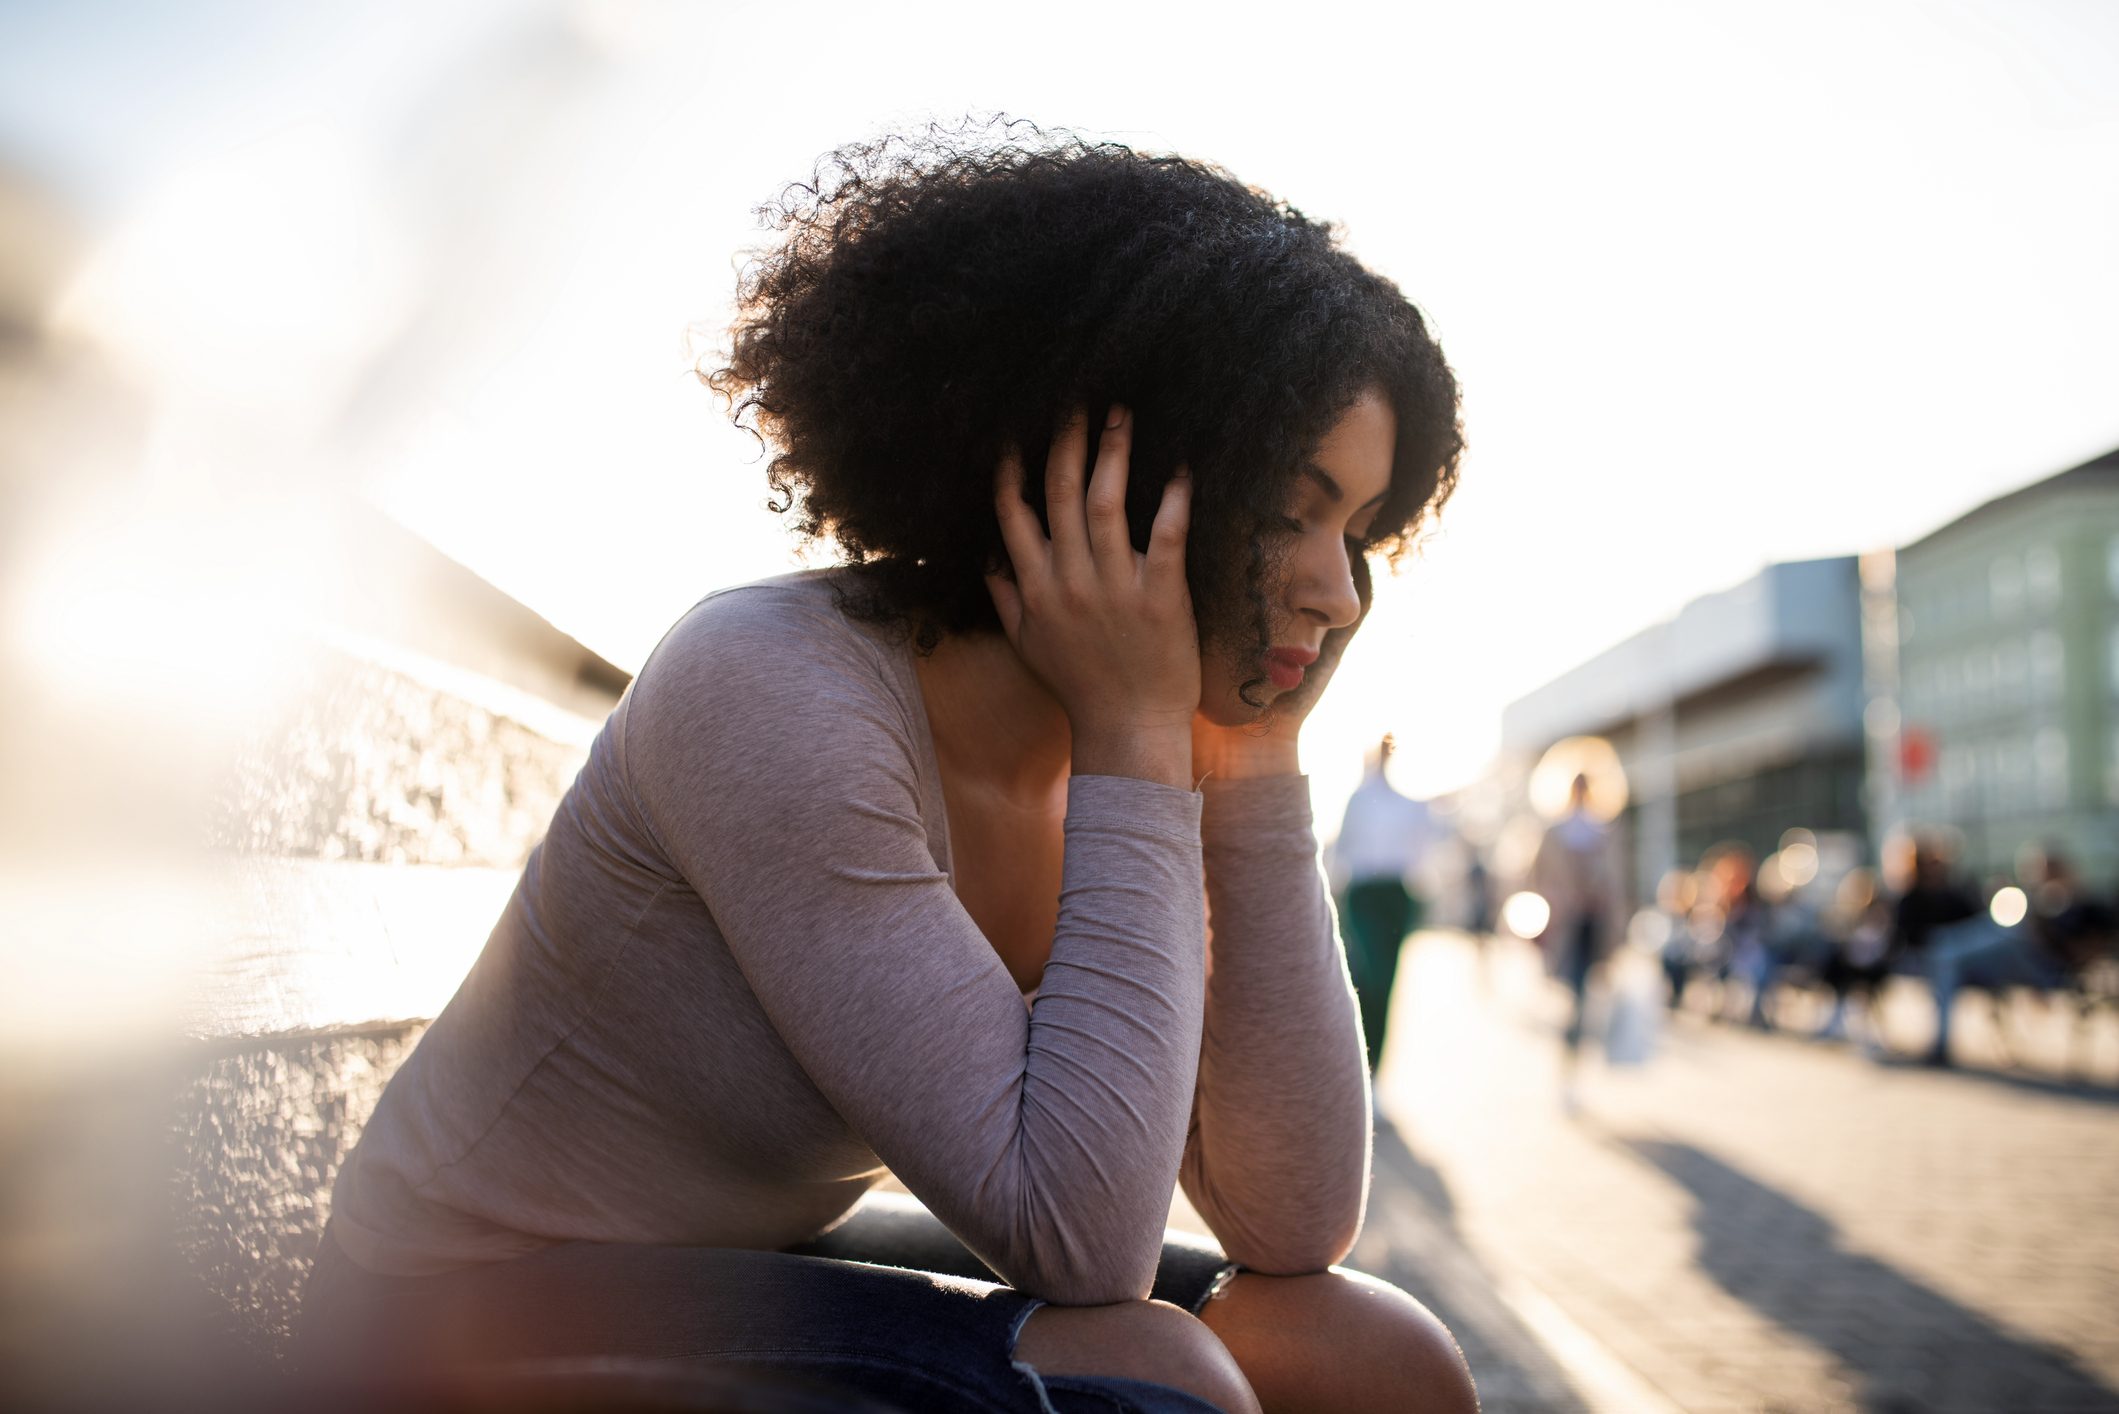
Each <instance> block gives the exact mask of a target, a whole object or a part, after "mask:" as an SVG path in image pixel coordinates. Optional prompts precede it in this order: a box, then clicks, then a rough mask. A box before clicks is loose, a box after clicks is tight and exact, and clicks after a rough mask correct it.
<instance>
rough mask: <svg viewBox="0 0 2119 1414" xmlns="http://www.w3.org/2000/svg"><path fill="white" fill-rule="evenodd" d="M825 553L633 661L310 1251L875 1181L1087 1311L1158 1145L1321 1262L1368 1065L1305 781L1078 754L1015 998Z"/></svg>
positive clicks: (899, 714)
mask: <svg viewBox="0 0 2119 1414" xmlns="http://www.w3.org/2000/svg"><path fill="white" fill-rule="evenodd" d="M833 573H834V572H813V573H809V574H803V575H793V576H787V577H783V578H781V579H776V580H768V581H765V582H762V583H760V584H755V585H748V586H743V587H741V588H738V589H733V590H726V591H722V592H720V593H718V594H715V595H712V596H709V597H708V598H707V599H706V600H704V601H702V602H701V603H700V604H699V605H697V606H696V607H694V608H693V609H692V610H691V612H690V613H688V614H687V615H686V616H685V617H684V618H683V619H681V620H680V621H679V622H678V623H677V625H676V626H675V627H674V628H673V629H672V630H671V631H670V633H669V634H668V635H667V636H666V637H665V638H664V640H663V641H662V643H661V644H660V646H658V647H657V648H656V650H655V652H654V653H653V655H651V657H650V658H649V660H648V662H647V664H646V665H645V667H643V669H642V670H641V673H640V676H639V678H638V679H637V680H636V681H635V682H634V684H633V685H632V687H631V688H630V689H629V690H628V692H627V694H626V696H625V697H624V699H623V700H622V701H621V702H620V703H619V705H618V707H617V708H616V710H614V711H613V712H612V714H611V717H610V720H609V721H608V723H606V725H605V727H604V729H603V731H602V732H601V733H600V734H599V735H598V737H597V738H596V741H595V744H594V746H593V747H592V749H591V751H590V755H589V759H588V763H587V764H586V765H585V766H584V767H583V769H582V772H581V775H580V776H579V778H578V779H577V780H576V781H575V783H574V785H573V787H572V788H571V789H570V790H569V791H568V792H567V795H566V797H565V798H564V800H563V801H562V802H561V804H560V806H559V809H558V812H557V814H556V815H555V817H554V819H553V821H552V827H551V830H550V832H549V833H548V834H547V836H546V838H545V840H544V841H543V843H542V844H540V845H539V846H538V848H537V849H536V851H535V852H534V853H533V854H532V856H531V858H530V860H529V863H528V865H527V866H526V867H525V869H524V871H523V876H522V879H521V881H520V883H519V884H518V886H517V887H516V890H515V892H514V895H513V896H512V898H511V899H510V900H509V903H508V905H507V908H506V910H505V911H504V913H503V915H502V917H501V919H500V922H499V924H498V925H497V926H496V928H495V929H494V932H493V935H492V937H491V938H490V939H489V941H488V942H487V944H486V947H485V950H484V951H483V953H482V954H481V955H480V957H479V959H478V962H477V964H476V965H475V966H474V967H473V969H472V970H471V972H470V974H469V976H468V977H467V978H466V979H465V981H464V983H463V986H462V987H461V989H460V990H459V991H458V992H457V994H456V996H455V998H454V999H453V1000H452V1001H451V1002H450V1003H449V1005H448V1006H447V1008H445V1009H444V1010H443V1012H442V1014H441V1015H440V1016H439V1017H437V1018H436V1019H435V1021H434V1024H433V1025H432V1026H431V1027H430V1028H429V1030H428V1031H427V1033H426V1035H425V1036H424V1037H423V1038H422V1039H421V1041H420V1043H419V1045H418V1047H417V1048H416V1049H415V1050H414V1052H413V1054H412V1055H411V1057H410V1058H409V1059H407V1061H406V1062H405V1064H404V1065H403V1067H402V1068H401V1069H400V1070H399V1072H398V1073H397V1075H396V1076H394V1077H393V1078H392V1080H391V1082H390V1084H389V1086H388V1088H387V1090H386V1091H385V1093H384V1095H383V1098H382V1102H381V1104H380V1105H379V1106H378V1108H377V1110H376V1112H375V1115H374V1117H373V1118H372V1119H371V1120H370V1122H369V1124H368V1126H367V1128H366V1130H365V1132H364V1133H363V1134H362V1136H361V1139H360V1142H359V1144H358V1145H357V1147H356V1149H355V1151H354V1153H353V1154H352V1155H351V1156H350V1157H349V1158H348V1160H347V1162H346V1164H345V1165H344V1167H343V1168H342V1170H341V1172H340V1175H339V1178H338V1182H337V1185H336V1187H335V1189H334V1193H333V1212H332V1233H333V1237H334V1239H335V1240H336V1241H337V1242H338V1243H339V1244H340V1245H341V1246H342V1247H343V1248H344V1249H345V1251H346V1253H347V1254H348V1255H349V1256H350V1257H352V1259H353V1260H354V1261H356V1262H357V1263H359V1264H360V1265H362V1266H364V1267H367V1268H369V1269H371V1270H373V1271H377V1272H384V1273H396V1274H417V1273H425V1272H435V1271H442V1270H447V1269H450V1268H453V1267H459V1266H464V1265H469V1264H473V1263H477V1262H484V1261H492V1260H496V1259H500V1258H504V1257H508V1256H513V1255H516V1254H519V1253H522V1252H526V1251H530V1250H533V1249H535V1248H538V1247H540V1246H543V1245H545V1244H549V1243H553V1242H559V1241H565V1240H569V1239H590V1240H598V1241H609V1242H650V1243H680V1244H692V1245H709V1246H732V1247H749V1248H778V1247H783V1246H787V1245H790V1244H793V1243H796V1242H799V1241H802V1240H804V1239H806V1238H808V1237H810V1236H813V1235H814V1234H816V1233H818V1232H820V1231H822V1230H823V1229H825V1228H827V1227H829V1226H830V1225H831V1224H832V1223H834V1222H835V1221H837V1220H838V1219H839V1218H841V1217H842V1216H844V1215H845V1214H846V1213H847V1212H848V1211H849V1210H850V1209H851V1208H852V1207H853V1205H854V1204H855V1202H856V1201H857V1200H858V1199H859V1198H860V1196H861V1195H862V1194H863V1193H864V1192H865V1191H866V1190H867V1189H868V1188H870V1187H871V1186H872V1185H873V1184H874V1183H875V1182H877V1181H878V1179H879V1178H880V1177H881V1176H882V1174H883V1172H884V1171H885V1169H886V1168H887V1169H888V1170H889V1171H892V1172H894V1173H896V1174H897V1176H898V1177H899V1178H901V1179H902V1180H903V1181H904V1183H905V1184H906V1185H907V1186H908V1187H909V1188H910V1189H911V1190H912V1191H913V1192H914V1193H915V1194H916V1195H918V1196H919V1197H920V1198H921V1199H922V1201H924V1202H925V1203H926V1204H927V1206H928V1207H929V1209H930V1210H931V1211H933V1212H934V1214H935V1215H936V1216H937V1217H939V1218H940V1219H941V1220H942V1221H943V1222H944V1223H945V1224H947V1225H948V1226H949V1228H950V1229H951V1230H952V1231H954V1232H955V1233H956V1234H957V1235H958V1236H959V1237H960V1238H961V1239H962V1240H963V1241H964V1242H965V1244H966V1245H967V1246H969V1247H970V1248H971V1249H972V1250H973V1251H974V1252H976V1253H978V1254H979V1256H980V1257H981V1258H983V1259H984V1260H985V1261H986V1262H987V1263H988V1264H989V1265H991V1266H992V1267H993V1268H994V1269H995V1270H996V1271H998V1272H999V1273H1001V1275H1002V1276H1003V1277H1004V1278H1005V1279H1006V1280H1008V1281H1009V1282H1010V1283H1011V1284H1013V1285H1015V1286H1017V1287H1019V1288H1021V1289H1022V1290H1024V1291H1026V1292H1028V1293H1030V1294H1033V1295H1037V1296H1042V1297H1045V1298H1048V1299H1051V1300H1055V1301H1060V1302H1066V1303H1099V1302H1107V1301H1115V1300H1121V1299H1126V1298H1132V1297H1138V1296H1141V1295H1143V1294H1144V1293H1145V1292H1146V1291H1147V1289H1148V1285H1149V1282H1150V1279H1151V1277H1152V1275H1153V1271H1154V1267H1155V1263H1156V1260H1157V1257H1158V1255H1159V1252H1160V1249H1161V1234H1162V1225H1163V1222H1164V1218H1165V1214H1166V1211H1167V1209H1168V1205H1169V1200H1170V1193H1171V1188H1172V1183H1173V1180H1175V1179H1177V1178H1178V1177H1179V1174H1180V1169H1182V1178H1183V1182H1184V1185H1185V1188H1186V1191H1187V1192H1188V1193H1189V1194H1190V1195H1191V1197H1192V1199H1193V1201H1194V1203H1195V1204H1196V1205H1197V1206H1198V1208H1199V1209H1200V1211H1201V1213H1202V1215H1203V1216H1204V1217H1205V1218H1206V1219H1207V1221H1208V1223H1209V1225H1210V1226H1211V1227H1212V1228H1213V1229H1214V1231H1215V1233H1216V1234H1217V1235H1218V1236H1219V1237H1220V1238H1221V1240H1222V1243H1223V1245H1224V1247H1225V1248H1226V1249H1227V1250H1228V1252H1229V1254H1230V1256H1231V1257H1232V1259H1234V1260H1236V1261H1239V1262H1242V1263H1244V1264H1246V1265H1248V1266H1251V1267H1254V1268H1256V1269H1258V1270H1261V1271H1267V1272H1300V1271H1311V1270H1317V1269H1319V1268H1321V1267H1323V1266H1325V1265H1327V1264H1329V1263H1331V1262H1333V1261H1336V1260H1338V1259H1339V1258H1341V1257H1342V1256H1343V1255H1344V1254H1345V1251H1346V1249H1347V1248H1348V1247H1349V1246H1350V1245H1351V1243H1352V1241H1353V1237H1354V1234H1355V1231H1356V1229H1357V1227H1358V1225H1359V1221H1360V1215H1361V1210H1362V1205H1363V1202H1364V1200H1365V1197H1366V1180H1367V1174H1368V1163H1369V1128H1368V1124H1369V1112H1368V1105H1367V1095H1366V1083H1367V1081H1366V1070H1365V1066H1364V1064H1363V1059H1362V1048H1361V1041H1360V1034H1359V1023H1358V1021H1357V1020H1356V1017H1355V1012H1354V1007H1353V1002H1352V999H1351V994H1350V991H1349V988H1348V985H1347V980H1346V972H1345V966H1344V963H1343V962H1342V960H1341V957H1340V953H1339V949H1338V947H1337V945H1336V941H1335V937H1334V929H1333V921H1332V916H1331V913H1330V905H1329V903H1328V902H1327V899H1326V894H1325V889H1324V885H1323V881H1322V877H1321V875H1320V873H1319V870H1318V867H1317V845H1316V840H1315V837H1314V835H1313V833H1312V830H1311V824H1310V817H1309V807H1308V792H1307V788H1306V784H1305V782H1304V781H1303V780H1302V779H1301V778H1300V777H1293V776H1290V777H1286V778H1276V779H1266V780H1249V781H1232V782H1214V781H1208V782H1206V783H1205V786H1204V789H1203V791H1202V792H1199V793H1194V792H1188V791H1182V790H1177V789H1173V788H1171V787H1168V786H1164V785H1158V784H1156V783H1153V782H1149V781H1142V780H1135V779H1131V778H1123V777H1107V776H1076V777H1074V778H1073V779H1072V781H1071V782H1070V783H1069V790H1068V809H1067V819H1066V835H1065V851H1066V853H1065V867H1064V873H1063V879H1062V891H1061V900H1060V912H1059V921H1058V925H1057V928H1056V931H1055V933H1054V935H1053V941H1052V952H1051V959H1050V961H1049V963H1048V964H1047V966H1046V969H1045V973H1044V977H1043V979H1042V982H1041V985H1040V987H1039V990H1038V992H1037V994H1036V998H1035V1001H1034V1002H1033V1003H1031V1004H1028V1005H1026V1003H1025V999H1024V997H1023V996H1022V995H1021V993H1020V992H1018V990H1017V989H1016V986H1015V984H1014V982H1013V981H1012V980H1011V979H1010V977H1009V974H1008V971H1007V969H1006V967H1005V966H1004V965H1003V964H1002V962H1001V960H1000V958H999V956H998V955H997V954H996V953H995V952H994V950H993V949H992V947H991V946H990V945H989V944H988V943H987V941H986V940H985V938H984V937H983V936H982V935H981V934H980V932H979V930H978V928H977V926H976V924H974V923H973V922H972V920H971V918H970V916H969V914H967V913H966V912H965V910H964V908H963V907H962V905H961V904H960V903H959V902H958V901H957V898H956V896H955V893H954V891H953V888H952V876H951V873H950V854H949V835H948V821H947V819H946V816H945V813H944V810H943V802H942V790H941V781H940V777H939V774H938V771H937V767H936V763H935V756H934V748H933V741H932V738H931V736H930V734H929V731H928V727H927V718H926V711H925V708H924V705H923V703H922V700H921V697H920V688H919V682H918V678H917V676H916V674H915V671H914V668H913V662H912V658H911V656H910V652H911V651H910V649H909V648H908V647H907V646H905V645H904V644H903V643H902V642H899V641H897V640H895V639H893V638H891V637H889V636H887V635H884V634H881V633H878V632H875V631H873V630H871V629H869V628H867V627H865V626H863V625H860V624H858V623H856V622H854V621H852V620H850V619H848V618H847V617H846V616H845V615H844V614H843V613H841V612H840V611H839V609H838V607H837V605H836V602H835V599H834V596H833V593H832V588H831V584H832V575H833ZM1209 901H1211V904H1212V909H1213V919H1214V941H1213V947H1212V959H1211V963H1209V960H1208V957H1207V955H1206V954H1207V945H1206V937H1205V933H1206V929H1205V926H1204V925H1205V918H1206V906H1207V904H1208V902H1209ZM1210 972H1211V976H1210V975H1209V973H1210Z"/></svg>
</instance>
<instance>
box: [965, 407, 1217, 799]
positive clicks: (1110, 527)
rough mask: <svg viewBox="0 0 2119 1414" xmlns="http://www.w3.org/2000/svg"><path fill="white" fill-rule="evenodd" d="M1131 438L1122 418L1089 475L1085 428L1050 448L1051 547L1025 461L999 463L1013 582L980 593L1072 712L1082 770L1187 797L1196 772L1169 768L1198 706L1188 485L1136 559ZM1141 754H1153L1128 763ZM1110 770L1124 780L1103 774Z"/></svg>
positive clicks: (1106, 433) (991, 579)
mask: <svg viewBox="0 0 2119 1414" xmlns="http://www.w3.org/2000/svg"><path fill="white" fill-rule="evenodd" d="M1132 431H1133V419H1132V415H1131V414H1130V413H1129V412H1127V411H1125V410H1124V409H1122V408H1117V407H1114V408H1113V409H1112V411H1111V416H1110V417H1109V419H1108V420H1107V424H1106V426H1105V428H1104V430H1103V437H1102V440H1101V445H1100V446H1099V448H1098V450H1097V455H1096V464H1095V467H1094V469H1093V471H1092V469H1091V468H1090V466H1089V449H1088V443H1089V430H1088V426H1087V419H1086V418H1085V417H1083V416H1081V415H1077V416H1075V417H1074V418H1073V419H1072V420H1071V421H1070V422H1069V423H1068V424H1067V426H1066V427H1064V428H1062V429H1061V430H1060V433H1059V435H1058V436H1056V437H1055V438H1053V441H1052V448H1051V451H1050V454H1049V455H1048V456H1047V458H1046V461H1045V507H1046V517H1047V520H1048V522H1049V524H1050V525H1051V534H1050V535H1047V534H1046V533H1045V530H1044V528H1043V527H1041V526H1040V525H1039V524H1038V519H1037V515H1036V513H1035V512H1033V511H1032V510H1031V508H1030V506H1029V505H1028V504H1027V503H1026V502H1025V501H1024V500H1023V465H1022V460H1021V458H1020V457H1019V456H1017V455H1015V454H1014V453H1010V454H1009V455H1007V456H1004V457H1003V458H1002V459H1001V465H1000V470H999V473H998V475H996V477H995V478H994V510H995V513H996V514H997V515H998V517H999V518H1000V525H1001V538H1002V540H1003V542H1004V543H1005V544H1006V545H1007V548H1008V558H1009V562H1010V564H1011V565H1012V566H1013V568H1014V571H1015V573H1014V577H1013V578H1012V579H1011V578H1010V577H1009V576H1007V575H1005V574H991V575H988V576H987V578H986V587H987V589H988V590H989V592H991V593H992V595H993V606H994V609H995V610H996V611H997V612H998V613H999V615H1000V620H1001V631H1002V632H1003V633H1005V634H1006V635H1007V637H1008V642H1009V643H1010V645H1012V646H1013V647H1014V649H1015V651H1016V653H1017V654H1018V655H1019V656H1020V657H1021V658H1022V660H1023V662H1024V664H1025V665H1026V666H1027V667H1028V668H1029V669H1030V671H1031V672H1033V673H1035V674H1036V675H1037V677H1038V679H1039V681H1041V682H1043V683H1044V684H1045V686H1046V688H1047V689H1048V690H1049V691H1050V692H1051V693H1052V695H1053V696H1054V697H1055V698H1056V699H1058V701H1059V704H1060V706H1061V707H1062V708H1063V709H1065V711H1066V713H1067V720H1068V722H1069V724H1070V725H1071V726H1072V728H1073V732H1074V741H1075V753H1074V755H1075V769H1076V770H1077V771H1089V772H1092V773H1094V774H1119V775H1153V776H1155V777H1156V778H1158V779H1162V778H1167V777H1172V776H1173V774H1174V777H1175V778H1178V779H1182V780H1183V781H1184V784H1186V785H1187V786H1189V785H1190V783H1191V782H1190V780H1189V760H1186V761H1184V762H1182V763H1178V764H1177V765H1176V768H1175V770H1174V773H1173V772H1172V771H1171V770H1170V769H1169V767H1170V765H1171V762H1170V760H1169V759H1168V758H1169V757H1170V755H1171V744H1172V743H1175V745H1176V749H1177V754H1179V755H1184V756H1186V757H1189V749H1188V743H1189V735H1190V731H1191V721H1192V714H1193V711H1194V710H1195V709H1196V708H1197V707H1198V705H1199V634H1198V629H1197V627H1196V626H1195V624H1194V622H1193V618H1192V597H1191V593H1190V591H1189V590H1188V589H1187V587H1186V584H1185V532H1186V530H1187V529H1188V528H1189V526H1190V524H1191V503H1192V494H1191V493H1192V486H1191V482H1190V480H1189V479H1188V478H1187V477H1186V476H1185V475H1184V474H1183V473H1182V472H1180V473H1179V474H1178V475H1177V476H1176V477H1174V478H1173V479H1172V480H1171V481H1170V483H1169V485H1168V486H1166V487H1165V488H1164V489H1163V497H1162V504H1161V506H1160V507H1159V508H1158V509H1157V511H1156V513H1155V522H1154V526H1153V528H1152V530H1151V531H1150V532H1149V537H1148V548H1147V551H1146V553H1142V552H1140V551H1137V550H1135V549H1134V548H1133V542H1132V538H1131V536H1130V535H1129V533H1128V531H1127V527H1126V477H1127V472H1128V459H1129V456H1130V453H1131V448H1132ZM1136 749H1145V750H1146V751H1147V756H1146V757H1145V758H1143V759H1141V760H1138V761H1133V760H1130V757H1131V754H1132V753H1133V752H1134V751H1135V750H1136ZM1113 753H1117V756H1116V758H1114V757H1113ZM1085 757H1087V758H1089V759H1088V760H1087V761H1085ZM1106 762H1108V764H1112V765H1116V766H1118V767H1120V769H1116V770H1111V771H1108V772H1106V771H1103V770H1097V769H1095V766H1096V765H1097V764H1098V763H1106ZM1129 764H1130V765H1132V766H1133V767H1136V768H1137V769H1126V767H1127V766H1128V765H1129Z"/></svg>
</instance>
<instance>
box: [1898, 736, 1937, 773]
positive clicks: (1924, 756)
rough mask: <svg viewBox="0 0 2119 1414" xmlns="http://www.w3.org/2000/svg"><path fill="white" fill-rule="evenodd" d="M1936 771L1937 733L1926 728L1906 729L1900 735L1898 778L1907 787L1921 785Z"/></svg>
mask: <svg viewBox="0 0 2119 1414" xmlns="http://www.w3.org/2000/svg"><path fill="white" fill-rule="evenodd" d="M1934 769H1935V733H1934V732H1932V731H1930V730H1928V728H1926V727H1905V728H1902V729H1901V730H1900V731H1899V733H1898V777H1899V779H1900V780H1902V781H1904V782H1905V783H1906V784H1907V785H1909V786H1912V785H1919V784H1920V783H1921V782H1922V781H1924V780H1926V779H1927V778H1928V773H1929V772H1930V771H1932V770H1934Z"/></svg>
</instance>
